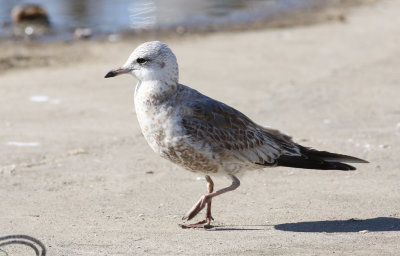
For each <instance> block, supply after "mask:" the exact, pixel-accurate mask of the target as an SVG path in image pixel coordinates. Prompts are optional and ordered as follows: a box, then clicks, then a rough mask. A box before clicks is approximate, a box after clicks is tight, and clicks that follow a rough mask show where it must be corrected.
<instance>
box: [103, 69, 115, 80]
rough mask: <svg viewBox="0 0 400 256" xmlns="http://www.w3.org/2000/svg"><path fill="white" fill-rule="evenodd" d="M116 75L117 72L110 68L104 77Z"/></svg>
mask: <svg viewBox="0 0 400 256" xmlns="http://www.w3.org/2000/svg"><path fill="white" fill-rule="evenodd" d="M116 75H117V72H115V71H114V70H111V71H110V72H108V73H107V74H106V75H105V76H104V78H109V77H114V76H116Z"/></svg>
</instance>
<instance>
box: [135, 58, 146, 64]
mask: <svg viewBox="0 0 400 256" xmlns="http://www.w3.org/2000/svg"><path fill="white" fill-rule="evenodd" d="M136 61H137V63H139V64H143V63H145V62H147V60H146V59H144V58H137V60H136Z"/></svg>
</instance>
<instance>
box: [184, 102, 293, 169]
mask: <svg viewBox="0 0 400 256" xmlns="http://www.w3.org/2000/svg"><path fill="white" fill-rule="evenodd" d="M182 124H183V127H184V128H185V132H186V134H187V135H188V136H189V137H190V138H191V139H192V140H193V141H194V142H197V143H200V145H202V146H209V147H211V148H212V150H213V151H215V152H221V151H223V152H224V153H225V154H230V155H231V156H232V157H234V158H236V159H238V160H240V161H243V162H249V163H253V164H262V165H274V164H275V162H276V159H277V158H279V156H281V155H282V154H285V155H299V150H298V148H297V146H296V144H294V143H293V141H292V139H291V138H290V137H289V136H287V135H284V134H282V133H280V132H279V131H277V130H272V129H268V128H265V127H262V126H259V125H257V124H256V123H254V122H253V121H251V120H250V119H249V118H248V117H246V116H245V115H244V114H242V113H241V112H239V111H237V110H236V109H234V108H232V107H229V106H227V105H226V104H224V103H221V102H218V101H216V100H213V99H211V98H208V97H207V98H206V97H204V98H201V99H196V100H192V101H190V102H186V103H185V113H184V114H183V118H182Z"/></svg>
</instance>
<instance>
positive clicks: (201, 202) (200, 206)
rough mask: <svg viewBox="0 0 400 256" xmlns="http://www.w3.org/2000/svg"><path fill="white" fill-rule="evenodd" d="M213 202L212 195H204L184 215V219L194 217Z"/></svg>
mask: <svg viewBox="0 0 400 256" xmlns="http://www.w3.org/2000/svg"><path fill="white" fill-rule="evenodd" d="M209 202H211V197H210V196H209V195H203V196H202V197H200V200H199V201H198V202H197V203H196V204H195V205H194V206H193V207H192V208H191V209H190V210H189V211H188V212H187V213H186V214H185V216H183V218H182V220H191V219H193V218H194V217H195V216H196V215H197V214H198V213H199V212H200V211H201V210H203V209H204V207H205V206H206V205H207V204H208V203H209Z"/></svg>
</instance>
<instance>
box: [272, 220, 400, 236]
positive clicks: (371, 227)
mask: <svg viewBox="0 0 400 256" xmlns="http://www.w3.org/2000/svg"><path fill="white" fill-rule="evenodd" d="M274 227H275V229H277V230H282V231H291V232H315V233H318V232H325V233H348V232H360V231H364V230H365V231H368V232H383V231H400V219H399V218H389V217H378V218H373V219H365V220H359V219H349V220H326V221H310V222H296V223H284V224H278V225H275V226H274Z"/></svg>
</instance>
